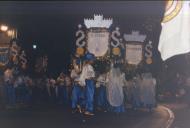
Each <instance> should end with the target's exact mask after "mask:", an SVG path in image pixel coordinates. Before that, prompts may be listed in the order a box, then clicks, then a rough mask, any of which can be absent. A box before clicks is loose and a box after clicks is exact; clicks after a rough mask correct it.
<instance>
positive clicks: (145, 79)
mask: <svg viewBox="0 0 190 128" xmlns="http://www.w3.org/2000/svg"><path fill="white" fill-rule="evenodd" d="M155 89H156V79H155V78H153V77H152V74H151V73H143V74H142V102H143V104H144V106H145V107H147V108H148V109H149V110H150V111H151V110H152V107H154V106H155V104H156V100H155V95H156V94H155V92H156V90H155Z"/></svg>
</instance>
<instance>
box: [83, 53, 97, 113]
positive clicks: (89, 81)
mask: <svg viewBox="0 0 190 128" xmlns="http://www.w3.org/2000/svg"><path fill="white" fill-rule="evenodd" d="M94 60H95V57H94V55H93V54H91V53H87V54H86V55H85V64H84V66H83V69H82V73H81V75H80V82H81V85H82V86H83V85H84V86H85V104H86V105H85V113H84V114H85V115H89V116H93V115H94V113H93V112H94V92H95V81H94V78H95V71H94V68H93V66H92V64H93V62H94Z"/></svg>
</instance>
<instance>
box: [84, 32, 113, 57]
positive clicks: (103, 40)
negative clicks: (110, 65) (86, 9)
mask: <svg viewBox="0 0 190 128" xmlns="http://www.w3.org/2000/svg"><path fill="white" fill-rule="evenodd" d="M87 36H88V37H87V49H88V51H89V52H90V53H93V54H94V55H95V56H96V57H101V56H104V55H105V54H106V52H107V51H108V44H109V32H107V31H106V32H93V31H92V32H88V34H87Z"/></svg>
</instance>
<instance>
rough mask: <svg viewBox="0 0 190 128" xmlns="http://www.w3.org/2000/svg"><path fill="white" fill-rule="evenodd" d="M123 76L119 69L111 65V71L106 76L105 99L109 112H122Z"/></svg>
mask: <svg viewBox="0 0 190 128" xmlns="http://www.w3.org/2000/svg"><path fill="white" fill-rule="evenodd" d="M124 81H125V75H124V74H123V73H122V72H121V71H120V69H119V67H114V65H113V64H111V70H110V72H109V74H108V85H107V98H108V102H109V104H110V106H111V111H113V112H116V113H120V112H124V111H125V110H124V104H123V103H124V93H123V86H124Z"/></svg>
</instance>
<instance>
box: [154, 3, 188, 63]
mask: <svg viewBox="0 0 190 128" xmlns="http://www.w3.org/2000/svg"><path fill="white" fill-rule="evenodd" d="M167 3H168V4H167V7H166V11H165V15H164V19H163V21H162V31H161V33H160V40H159V45H158V50H159V51H160V53H161V57H162V60H164V61H165V60H167V59H169V58H170V57H173V56H175V55H179V54H185V53H188V52H190V34H189V33H190V1H188V0H187V1H186V0H173V1H168V2H167Z"/></svg>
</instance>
